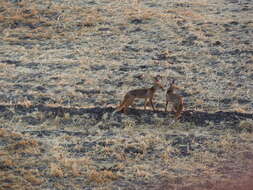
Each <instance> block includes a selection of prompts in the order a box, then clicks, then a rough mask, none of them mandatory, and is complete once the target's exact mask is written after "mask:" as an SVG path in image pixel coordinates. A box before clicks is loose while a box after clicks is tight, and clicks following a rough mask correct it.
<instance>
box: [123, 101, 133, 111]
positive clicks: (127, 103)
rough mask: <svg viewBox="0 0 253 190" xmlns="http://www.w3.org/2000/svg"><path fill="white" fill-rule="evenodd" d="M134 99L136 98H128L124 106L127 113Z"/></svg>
mask: <svg viewBox="0 0 253 190" xmlns="http://www.w3.org/2000/svg"><path fill="white" fill-rule="evenodd" d="M133 101H134V99H128V100H126V103H125V105H124V108H123V110H124V113H125V114H126V113H127V108H128V107H129V106H130V105H131V104H132V103H133Z"/></svg>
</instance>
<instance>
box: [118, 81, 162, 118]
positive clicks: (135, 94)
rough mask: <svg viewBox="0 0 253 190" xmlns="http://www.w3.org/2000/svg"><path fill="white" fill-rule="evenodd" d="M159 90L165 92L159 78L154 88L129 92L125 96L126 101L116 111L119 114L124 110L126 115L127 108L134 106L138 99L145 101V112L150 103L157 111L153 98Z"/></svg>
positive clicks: (154, 82) (154, 83)
mask: <svg viewBox="0 0 253 190" xmlns="http://www.w3.org/2000/svg"><path fill="white" fill-rule="evenodd" d="M158 89H162V90H164V87H163V85H162V83H161V82H160V81H159V79H158V77H154V78H153V86H152V87H150V88H139V89H134V90H130V91H128V92H127V93H126V95H125V96H124V99H123V101H122V102H121V104H120V105H119V106H118V107H117V109H116V111H117V112H119V111H122V110H123V112H124V113H125V114H126V113H127V108H128V107H129V106H130V105H132V104H133V102H134V100H135V99H136V98H141V99H144V110H146V106H147V103H148V102H149V103H150V104H151V106H152V109H153V111H155V107H154V104H153V97H154V94H155V92H156V91H157V90H158Z"/></svg>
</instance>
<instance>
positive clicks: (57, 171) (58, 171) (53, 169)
mask: <svg viewBox="0 0 253 190" xmlns="http://www.w3.org/2000/svg"><path fill="white" fill-rule="evenodd" d="M50 175H52V176H55V177H63V176H64V172H63V170H62V168H61V167H60V166H58V165H57V164H55V163H51V164H50Z"/></svg>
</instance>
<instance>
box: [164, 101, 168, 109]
mask: <svg viewBox="0 0 253 190" xmlns="http://www.w3.org/2000/svg"><path fill="white" fill-rule="evenodd" d="M168 103H169V101H167V100H166V105H165V110H164V111H165V112H167V106H168Z"/></svg>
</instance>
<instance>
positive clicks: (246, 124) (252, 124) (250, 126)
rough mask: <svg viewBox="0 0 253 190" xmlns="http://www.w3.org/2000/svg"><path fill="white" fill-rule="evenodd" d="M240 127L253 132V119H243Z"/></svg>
mask: <svg viewBox="0 0 253 190" xmlns="http://www.w3.org/2000/svg"><path fill="white" fill-rule="evenodd" d="M239 127H240V128H241V129H244V130H246V131H250V132H253V121H252V120H246V121H241V122H240V124H239Z"/></svg>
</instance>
